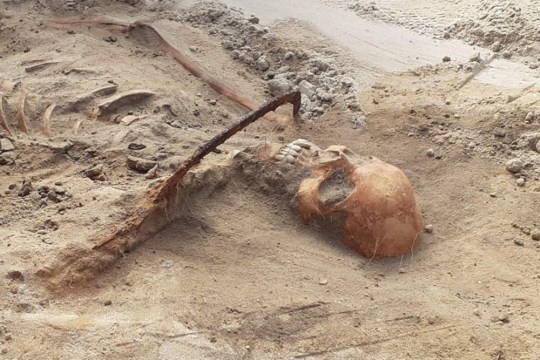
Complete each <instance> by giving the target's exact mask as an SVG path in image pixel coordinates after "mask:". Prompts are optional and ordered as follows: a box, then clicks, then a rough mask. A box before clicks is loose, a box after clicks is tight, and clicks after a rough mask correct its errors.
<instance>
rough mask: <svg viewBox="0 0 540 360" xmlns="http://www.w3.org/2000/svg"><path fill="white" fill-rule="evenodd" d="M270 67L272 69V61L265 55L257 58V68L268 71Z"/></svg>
mask: <svg viewBox="0 0 540 360" xmlns="http://www.w3.org/2000/svg"><path fill="white" fill-rule="evenodd" d="M268 69H270V63H269V62H268V61H267V60H266V59H265V58H264V57H261V58H259V60H257V70H259V71H266V70H268Z"/></svg>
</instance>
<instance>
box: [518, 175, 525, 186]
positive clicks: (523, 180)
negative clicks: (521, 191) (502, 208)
mask: <svg viewBox="0 0 540 360" xmlns="http://www.w3.org/2000/svg"><path fill="white" fill-rule="evenodd" d="M516 185H517V186H525V179H524V178H522V177H520V178H519V179H517V180H516Z"/></svg>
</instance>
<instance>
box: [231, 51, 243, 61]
mask: <svg viewBox="0 0 540 360" xmlns="http://www.w3.org/2000/svg"><path fill="white" fill-rule="evenodd" d="M240 55H241V54H240V51H238V50H233V51H231V57H232V58H233V59H234V60H236V59H238V58H239V57H240Z"/></svg>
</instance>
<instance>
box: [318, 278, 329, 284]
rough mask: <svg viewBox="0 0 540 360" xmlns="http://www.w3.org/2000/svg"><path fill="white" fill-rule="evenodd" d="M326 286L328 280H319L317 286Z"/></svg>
mask: <svg viewBox="0 0 540 360" xmlns="http://www.w3.org/2000/svg"><path fill="white" fill-rule="evenodd" d="M326 284H328V280H327V279H321V280H319V285H326Z"/></svg>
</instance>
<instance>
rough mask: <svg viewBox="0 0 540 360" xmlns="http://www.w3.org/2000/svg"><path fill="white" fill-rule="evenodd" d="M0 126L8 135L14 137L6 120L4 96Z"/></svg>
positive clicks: (0, 102)
mask: <svg viewBox="0 0 540 360" xmlns="http://www.w3.org/2000/svg"><path fill="white" fill-rule="evenodd" d="M0 126H1V127H2V129H4V130H5V132H7V133H8V135H13V132H12V131H11V128H10V127H9V124H8V122H7V119H6V113H5V112H4V98H3V96H2V95H0Z"/></svg>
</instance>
